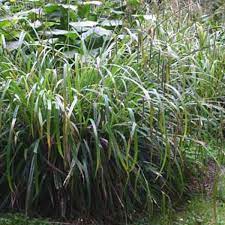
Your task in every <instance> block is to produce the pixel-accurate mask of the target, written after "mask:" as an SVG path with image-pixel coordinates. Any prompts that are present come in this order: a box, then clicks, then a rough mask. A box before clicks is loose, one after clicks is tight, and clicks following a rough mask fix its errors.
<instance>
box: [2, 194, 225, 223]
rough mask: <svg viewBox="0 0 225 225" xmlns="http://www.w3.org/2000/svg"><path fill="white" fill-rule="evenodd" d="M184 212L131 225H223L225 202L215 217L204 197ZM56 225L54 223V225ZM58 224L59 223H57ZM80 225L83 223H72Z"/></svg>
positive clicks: (19, 219) (11, 219)
mask: <svg viewBox="0 0 225 225" xmlns="http://www.w3.org/2000/svg"><path fill="white" fill-rule="evenodd" d="M186 204H187V205H186V207H185V209H184V210H182V211H180V212H173V213H170V215H167V216H164V217H162V218H160V219H159V218H155V220H154V222H153V221H149V220H148V219H146V218H143V219H140V220H138V221H137V222H134V223H133V224H132V225H152V224H154V225H213V224H214V225H215V224H217V225H223V224H225V214H224V210H225V202H223V201H222V200H218V201H217V202H216V217H215V211H214V204H215V203H214V201H213V200H212V199H210V198H206V197H204V196H196V197H193V198H192V199H191V200H189V201H188V202H187V203H186ZM24 224H27V225H48V224H54V223H48V222H47V221H45V220H40V219H39V220H38V219H28V220H27V219H26V218H25V217H24V216H21V215H8V216H3V217H2V218H1V219H0V225H24ZM55 224H56V223H55ZM57 224H60V223H57ZM74 224H79V225H82V224H83V223H82V222H81V223H79V222H78V223H74Z"/></svg>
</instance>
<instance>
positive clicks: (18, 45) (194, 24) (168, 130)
mask: <svg viewBox="0 0 225 225" xmlns="http://www.w3.org/2000/svg"><path fill="white" fill-rule="evenodd" d="M137 3H140V2H139V1H128V2H127V3H125V2H121V1H102V2H99V1H90V2H87V1H86V2H79V1H69V3H68V1H67V3H52V2H51V3H48V4H46V3H45V2H44V1H41V0H39V1H22V2H18V1H11V3H9V2H7V1H6V2H3V3H2V4H1V5H0V7H1V15H2V19H0V34H1V38H0V44H1V49H0V209H12V208H13V209H21V210H25V211H26V213H28V212H32V213H34V212H35V213H41V214H45V215H52V214H55V215H57V216H59V215H61V216H63V217H66V216H75V215H76V214H77V213H86V212H89V213H97V215H104V216H105V217H111V216H115V215H118V214H120V216H123V215H125V214H126V213H127V212H129V213H130V212H132V211H133V210H137V209H148V210H149V212H150V214H152V210H153V209H154V207H159V208H161V207H162V208H163V207H165V204H167V203H170V202H171V200H174V199H175V198H177V197H180V196H181V195H182V193H183V192H184V190H185V180H186V177H185V176H184V174H185V168H186V166H187V164H189V163H191V162H194V160H195V159H196V157H198V156H199V155H200V156H202V155H204V154H205V153H207V154H210V152H208V148H207V142H206V141H209V138H212V139H213V138H215V137H216V138H217V140H218V142H219V140H220V139H221V138H223V131H224V130H223V124H224V105H223V101H224V96H225V95H224V94H225V93H224V92H225V89H224V86H225V83H224V71H225V61H224V59H225V51H224V50H225V44H224V40H225V34H224V24H223V22H222V21H220V20H215V19H214V15H212V16H207V15H204V14H203V12H202V11H201V8H200V6H199V8H198V7H197V5H194V6H192V7H190V5H187V6H183V9H182V10H181V9H179V8H176V7H178V6H176V7H175V6H173V7H171V5H170V4H166V3H164V4H162V5H160V6H157V5H155V4H154V3H152V4H150V5H149V3H146V5H145V4H144V2H143V3H142V4H141V7H139V4H137ZM193 4H194V3H193ZM149 6H151V7H149ZM219 9H220V8H218V9H217V11H216V12H217V14H218V12H219ZM196 146H197V147H196ZM193 149H194V150H193ZM219 154H221V152H219ZM53 209H54V210H53Z"/></svg>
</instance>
